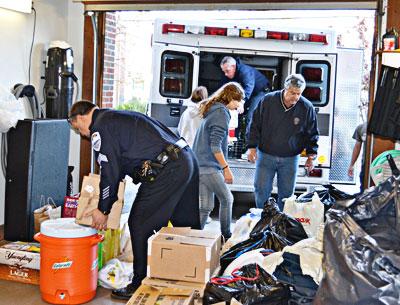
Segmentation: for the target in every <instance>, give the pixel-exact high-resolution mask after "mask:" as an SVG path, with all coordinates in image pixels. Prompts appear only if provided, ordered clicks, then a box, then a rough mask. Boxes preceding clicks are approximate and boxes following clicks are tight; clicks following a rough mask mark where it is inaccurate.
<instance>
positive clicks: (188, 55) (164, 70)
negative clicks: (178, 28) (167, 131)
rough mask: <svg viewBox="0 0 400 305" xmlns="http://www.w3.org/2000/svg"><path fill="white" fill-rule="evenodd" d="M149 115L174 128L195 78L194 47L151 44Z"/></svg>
mask: <svg viewBox="0 0 400 305" xmlns="http://www.w3.org/2000/svg"><path fill="white" fill-rule="evenodd" d="M152 49H153V60H152V62H153V67H152V73H153V75H152V86H151V90H150V92H151V93H150V103H149V111H150V115H151V116H152V117H154V118H156V119H158V120H159V121H161V122H162V123H164V124H166V125H167V126H168V127H177V126H178V123H179V118H180V116H181V114H182V112H183V110H184V109H185V108H184V106H186V105H187V103H188V101H189V99H190V96H191V94H192V91H193V89H194V88H196V87H197V82H198V74H199V50H198V47H194V46H193V47H188V46H181V45H174V44H166V43H153V47H152Z"/></svg>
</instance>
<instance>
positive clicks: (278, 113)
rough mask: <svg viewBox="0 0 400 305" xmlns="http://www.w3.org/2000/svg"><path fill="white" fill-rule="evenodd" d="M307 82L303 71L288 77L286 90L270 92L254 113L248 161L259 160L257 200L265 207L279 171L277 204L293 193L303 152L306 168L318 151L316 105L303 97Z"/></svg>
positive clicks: (249, 136) (257, 161)
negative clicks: (305, 155) (305, 157)
mask: <svg viewBox="0 0 400 305" xmlns="http://www.w3.org/2000/svg"><path fill="white" fill-rule="evenodd" d="M305 87H306V82H305V80H304V78H303V76H302V75H301V74H292V75H289V76H288V77H287V78H286V79H285V83H284V89H283V90H279V91H274V92H271V93H269V94H267V95H266V96H265V98H264V100H263V101H262V102H261V103H260V104H259V105H258V107H257V109H256V110H255V112H254V116H253V120H252V122H251V125H250V131H249V135H248V139H247V147H248V155H247V157H248V160H249V161H250V162H256V175H255V178H254V188H255V199H256V205H257V207H258V208H262V207H263V206H264V203H265V202H266V201H267V200H268V198H269V196H270V195H271V191H272V183H273V179H274V177H275V173H276V174H277V186H278V206H279V207H280V209H281V210H283V202H282V199H284V198H288V197H290V196H291V195H293V192H294V187H295V184H296V175H297V167H298V163H299V157H300V153H301V152H302V151H303V150H304V149H305V150H306V153H307V156H308V158H307V161H306V163H305V168H306V170H307V171H311V170H312V169H313V160H314V159H315V158H316V156H317V150H318V144H317V142H318V137H319V132H318V126H317V118H316V113H315V110H314V107H313V105H312V104H311V102H310V101H309V100H307V99H306V98H305V97H303V96H301V94H302V92H303V90H304V89H305Z"/></svg>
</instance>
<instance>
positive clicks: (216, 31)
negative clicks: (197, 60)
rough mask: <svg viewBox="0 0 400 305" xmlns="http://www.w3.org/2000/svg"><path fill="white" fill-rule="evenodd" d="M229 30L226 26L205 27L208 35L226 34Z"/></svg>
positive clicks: (205, 32)
mask: <svg viewBox="0 0 400 305" xmlns="http://www.w3.org/2000/svg"><path fill="white" fill-rule="evenodd" d="M227 31H228V30H227V29H226V28H217V27H209V26H206V27H205V28H204V34H206V35H216V36H226V34H227Z"/></svg>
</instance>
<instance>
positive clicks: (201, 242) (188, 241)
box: [180, 236, 214, 247]
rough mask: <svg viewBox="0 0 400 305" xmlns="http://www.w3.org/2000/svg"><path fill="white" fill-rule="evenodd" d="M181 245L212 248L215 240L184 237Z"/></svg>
mask: <svg viewBox="0 0 400 305" xmlns="http://www.w3.org/2000/svg"><path fill="white" fill-rule="evenodd" d="M180 243H181V244H185V245H193V246H203V247H212V245H213V244H214V240H213V239H208V238H201V237H191V236H182V238H181V239H180Z"/></svg>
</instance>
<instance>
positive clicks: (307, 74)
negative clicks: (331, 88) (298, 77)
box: [302, 68, 323, 82]
mask: <svg viewBox="0 0 400 305" xmlns="http://www.w3.org/2000/svg"><path fill="white" fill-rule="evenodd" d="M302 74H303V76H304V78H305V80H306V81H310V82H322V80H323V75H322V69H321V68H303V71H302Z"/></svg>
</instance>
